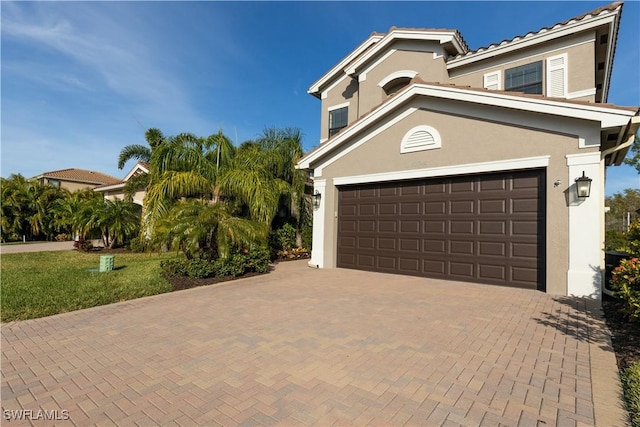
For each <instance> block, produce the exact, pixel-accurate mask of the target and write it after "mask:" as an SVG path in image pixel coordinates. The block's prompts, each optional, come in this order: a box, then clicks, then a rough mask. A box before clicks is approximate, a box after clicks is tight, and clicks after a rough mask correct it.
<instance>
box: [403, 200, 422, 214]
mask: <svg viewBox="0 0 640 427" xmlns="http://www.w3.org/2000/svg"><path fill="white" fill-rule="evenodd" d="M419 214H420V202H417V201H416V202H405V203H400V215H419Z"/></svg>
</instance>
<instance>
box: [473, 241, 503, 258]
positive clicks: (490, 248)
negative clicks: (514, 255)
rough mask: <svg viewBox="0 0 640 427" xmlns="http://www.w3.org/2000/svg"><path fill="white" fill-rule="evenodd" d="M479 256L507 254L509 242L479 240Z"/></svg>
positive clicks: (501, 255)
mask: <svg viewBox="0 0 640 427" xmlns="http://www.w3.org/2000/svg"><path fill="white" fill-rule="evenodd" d="M478 255H479V256H499V257H505V256H507V243H506V242H479V244H478Z"/></svg>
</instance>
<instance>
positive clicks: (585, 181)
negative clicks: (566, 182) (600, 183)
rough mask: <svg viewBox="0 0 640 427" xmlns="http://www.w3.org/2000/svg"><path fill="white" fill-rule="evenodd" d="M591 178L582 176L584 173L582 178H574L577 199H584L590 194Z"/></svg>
mask: <svg viewBox="0 0 640 427" xmlns="http://www.w3.org/2000/svg"><path fill="white" fill-rule="evenodd" d="M591 181H592V180H591V178H589V177H587V176H585V175H584V171H582V176H581V177H580V178H576V192H577V193H578V198H580V199H586V198H587V197H589V195H590V194H591Z"/></svg>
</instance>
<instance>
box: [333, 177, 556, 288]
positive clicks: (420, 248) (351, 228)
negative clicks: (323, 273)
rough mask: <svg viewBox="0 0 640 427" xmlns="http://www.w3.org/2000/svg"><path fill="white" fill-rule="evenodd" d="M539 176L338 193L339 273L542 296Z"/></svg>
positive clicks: (395, 185)
mask: <svg viewBox="0 0 640 427" xmlns="http://www.w3.org/2000/svg"><path fill="white" fill-rule="evenodd" d="M544 188H545V184H544V171H543V170H532V171H512V172H503V173H491V174H483V175H477V176H459V177H447V178H429V179H422V180H413V181H404V182H389V183H382V184H364V185H354V186H344V187H339V202H338V212H339V218H338V266H339V267H346V268H356V269H364V270H372V271H385V272H391V273H400V274H412V275H422V276H427V277H434V278H443V279H455V280H464V281H474V282H481V283H495V284H501V285H507V286H518V287H528V288H533V289H536V288H537V289H544V265H545V260H544V257H545V253H544V251H545V246H546V245H545V243H544V230H545V226H544V211H545V201H544V198H543V197H542V196H543V194H544Z"/></svg>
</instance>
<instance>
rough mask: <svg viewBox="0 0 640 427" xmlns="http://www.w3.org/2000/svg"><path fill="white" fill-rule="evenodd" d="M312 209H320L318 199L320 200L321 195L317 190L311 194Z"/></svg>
mask: <svg viewBox="0 0 640 427" xmlns="http://www.w3.org/2000/svg"><path fill="white" fill-rule="evenodd" d="M312 197H313V208H314V209H318V208H319V207H320V199H322V194H320V192H319V191H318V190H316V192H315V193H314V194H313V196H312Z"/></svg>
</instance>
